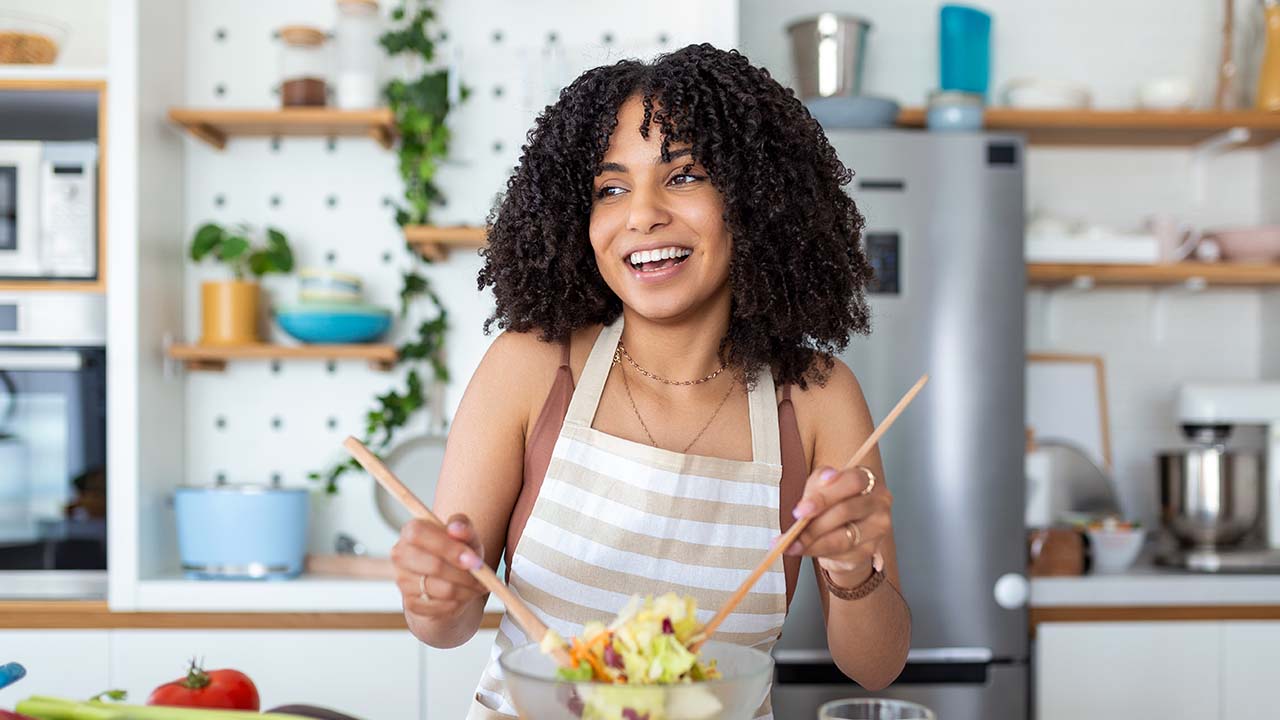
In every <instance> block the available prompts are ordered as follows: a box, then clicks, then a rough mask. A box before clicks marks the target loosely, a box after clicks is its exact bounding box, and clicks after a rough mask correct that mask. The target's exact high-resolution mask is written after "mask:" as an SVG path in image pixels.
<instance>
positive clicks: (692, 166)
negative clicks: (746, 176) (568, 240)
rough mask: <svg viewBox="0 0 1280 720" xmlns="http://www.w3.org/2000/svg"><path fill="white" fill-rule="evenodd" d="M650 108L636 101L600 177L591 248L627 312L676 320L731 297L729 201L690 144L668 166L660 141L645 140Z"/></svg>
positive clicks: (623, 113)
mask: <svg viewBox="0 0 1280 720" xmlns="http://www.w3.org/2000/svg"><path fill="white" fill-rule="evenodd" d="M643 119H644V108H643V106H642V105H641V101H640V98H639V97H632V98H631V99H629V100H627V101H626V102H625V103H623V105H622V107H621V108H620V109H619V110H618V125H617V128H616V129H615V130H614V133H613V137H612V138H611V139H610V141H609V149H608V151H606V152H605V155H604V160H603V163H602V165H601V167H602V169H603V172H601V173H600V175H598V176H596V178H595V183H594V190H593V198H594V199H593V201H592V206H591V225H590V234H591V246H592V248H593V249H594V250H595V255H596V264H597V265H598V266H599V268H600V274H601V275H602V276H603V277H604V281H605V282H606V283H608V285H609V287H610V288H611V289H612V290H613V291H614V293H616V294H617V295H618V297H619V298H621V299H622V302H623V304H624V305H626V306H627V307H628V308H630V309H631V310H633V311H635V312H637V313H639V314H640V315H642V316H644V317H646V318H649V319H653V320H674V319H680V318H682V317H687V316H688V315H689V314H691V313H693V312H695V311H697V310H700V309H702V308H704V307H705V306H706V304H707V302H708V300H711V299H715V298H716V297H718V296H720V295H725V296H727V294H728V291H729V285H728V279H729V252H730V246H731V243H730V237H729V231H728V229H727V228H725V225H724V218H723V215H724V200H723V198H722V197H721V196H720V192H719V191H718V190H716V189H715V187H713V186H712V184H711V181H710V180H709V179H708V178H707V171H706V169H705V168H704V167H702V165H701V164H699V163H696V162H694V161H693V158H692V157H691V156H690V154H689V147H688V145H687V144H684V145H677V144H674V143H673V144H672V146H671V161H670V162H666V163H664V162H662V133H661V132H660V131H659V128H658V126H657V125H653V126H651V130H650V132H649V138H648V139H647V140H646V139H645V138H643V137H641V136H640V132H639V128H640V124H641V122H642V121H643Z"/></svg>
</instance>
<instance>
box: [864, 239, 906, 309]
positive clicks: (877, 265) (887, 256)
mask: <svg viewBox="0 0 1280 720" xmlns="http://www.w3.org/2000/svg"><path fill="white" fill-rule="evenodd" d="M864 242H865V244H866V250H867V260H869V261H870V262H871V269H872V270H874V271H875V278H874V279H873V280H872V281H871V283H870V285H868V286H867V292H871V293H875V294H877V295H898V294H899V293H901V292H902V284H901V282H902V278H901V276H900V275H899V269H898V268H899V263H898V258H899V256H900V250H901V241H900V240H899V236H898V233H896V232H869V233H867V234H866V235H865V236H864Z"/></svg>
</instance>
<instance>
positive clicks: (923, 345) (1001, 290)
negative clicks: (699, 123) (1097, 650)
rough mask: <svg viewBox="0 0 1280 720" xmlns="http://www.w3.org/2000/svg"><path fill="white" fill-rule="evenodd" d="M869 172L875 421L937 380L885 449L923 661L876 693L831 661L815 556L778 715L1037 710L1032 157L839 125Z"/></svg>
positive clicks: (870, 395)
mask: <svg viewBox="0 0 1280 720" xmlns="http://www.w3.org/2000/svg"><path fill="white" fill-rule="evenodd" d="M828 137H829V138H830V140H831V142H832V144H833V145H834V146H835V148H836V151H837V152H838V153H839V155H840V158H841V160H843V162H844V164H845V165H847V166H848V167H850V168H851V169H853V171H854V172H855V174H856V175H855V177H854V180H853V182H852V183H851V185H850V187H849V192H850V193H851V194H852V195H853V197H854V198H855V200H857V202H858V206H859V208H860V209H861V211H862V213H863V215H864V216H865V217H866V219H867V223H866V228H865V231H864V239H865V245H866V248H867V252H868V253H869V255H870V257H871V259H872V263H873V265H874V266H875V268H876V283H875V285H876V286H875V288H874V289H873V292H872V293H871V294H870V296H869V302H870V306H871V309H872V313H873V327H872V332H871V335H870V336H867V337H862V336H858V337H855V338H854V339H853V340H852V342H851V343H850V347H849V349H848V351H847V352H846V354H845V355H844V358H843V359H844V360H845V362H847V363H848V364H849V366H850V367H851V368H852V369H853V371H854V373H855V374H856V375H857V377H858V380H859V382H860V383H861V385H862V389H863V392H864V393H865V394H866V397H867V402H868V404H869V405H870V408H871V413H872V416H873V417H874V418H875V420H876V421H877V422H879V421H880V419H881V418H883V417H884V416H885V414H887V413H888V411H889V410H890V408H892V407H893V405H894V403H895V402H897V400H898V398H899V397H900V396H901V395H902V393H904V392H906V390H907V389H908V388H909V387H910V386H911V385H912V383H913V382H915V380H916V378H918V377H919V376H920V374H921V373H924V372H928V373H930V375H931V380H930V383H929V385H928V386H927V387H926V388H925V390H924V391H923V392H922V393H921V394H920V396H919V397H918V398H917V399H916V400H915V402H914V403H913V404H912V406H911V407H910V408H909V409H908V410H907V411H906V412H905V413H904V414H903V415H902V417H901V418H900V419H899V420H898V421H897V422H896V423H895V424H894V426H893V428H892V429H891V430H890V431H889V432H888V433H887V434H886V436H885V437H884V439H883V440H882V441H881V443H880V453H881V456H882V457H883V459H884V468H885V475H886V480H887V482H888V485H889V487H890V489H891V490H892V491H893V494H894V499H895V503H894V510H893V514H894V530H895V537H896V541H897V548H898V566H899V569H900V571H901V574H902V585H903V587H902V590H903V592H904V593H905V595H906V598H907V601H908V602H909V604H910V606H911V614H912V635H911V646H912V651H911V655H910V657H909V659H908V662H907V667H906V669H905V670H904V671H903V673H902V675H901V676H900V677H899V679H898V680H897V681H896V682H895V683H894V684H893V685H891V686H890V687H889V688H887V689H885V690H881V691H877V692H874V693H869V692H867V691H865V690H863V689H862V688H860V687H858V686H857V685H856V684H854V683H852V682H851V681H848V680H847V679H845V678H844V676H843V675H842V674H841V673H840V671H839V670H838V669H836V667H835V666H834V665H833V664H832V663H831V656H830V654H829V653H828V652H827V639H826V630H825V628H824V624H823V620H822V610H821V606H820V604H819V598H818V596H817V591H816V589H815V587H814V582H813V577H812V570H811V568H809V567H808V564H807V563H806V567H805V569H804V570H803V571H802V573H801V576H800V583H799V588H798V589H797V592H796V596H795V599H794V601H793V604H792V608H791V614H790V617H789V619H788V620H787V624H786V626H785V627H784V629H783V633H782V639H781V641H780V642H779V644H778V645H777V648H776V650H775V652H774V655H775V657H776V659H777V677H776V682H775V685H774V708H775V713H776V716H777V717H778V718H783V719H785V720H792V719H793V718H796V719H799V718H813V717H816V713H817V708H818V706H819V705H820V704H821V703H822V702H824V701H827V700H832V699H836V698H842V697H859V696H867V695H873V696H877V697H897V698H904V699H908V700H913V701H916V702H919V703H922V704H924V705H927V706H929V707H930V708H932V709H933V710H934V711H935V712H936V713H938V717H939V718H941V719H942V720H979V719H982V720H988V719H990V718H1001V719H1002V720H1010V719H1016V718H1025V717H1027V716H1028V707H1029V703H1028V695H1029V688H1028V685H1029V673H1028V667H1027V661H1028V636H1027V617H1026V609H1025V598H1026V592H1027V585H1026V580H1025V570H1026V561H1025V554H1024V536H1025V532H1024V529H1023V502H1024V501H1023V496H1024V483H1025V481H1024V476H1023V453H1024V434H1023V367H1024V360H1023V357H1024V353H1025V344H1024V337H1023V334H1024V323H1023V315H1024V292H1025V286H1026V273H1025V266H1024V263H1023V250H1022V239H1023V233H1022V228H1023V222H1024V220H1023V182H1022V178H1023V170H1022V167H1023V166H1022V163H1023V157H1024V148H1023V144H1022V140H1021V138H1019V137H1017V136H1006V135H992V134H977V133H955V134H944V133H927V132H912V131H887V130H886V131H835V132H830V133H828Z"/></svg>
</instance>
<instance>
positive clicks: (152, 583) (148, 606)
mask: <svg viewBox="0 0 1280 720" xmlns="http://www.w3.org/2000/svg"><path fill="white" fill-rule="evenodd" d="M135 609H136V610H142V611H150V612H292V613H324V612H395V613H398V612H401V606H400V593H399V591H398V590H397V589H396V586H395V583H393V582H391V581H390V580H364V579H354V578H342V577H329V576H323V575H302V576H301V577H298V578H295V579H292V580H267V581H254V580H249V581H228V580H188V579H186V578H183V577H181V576H175V577H166V578H156V579H151V580H143V581H142V582H140V583H138V589H137V607H136V608H135ZM485 612H495V613H500V612H503V606H502V601H500V600H498V598H496V597H493V596H490V597H489V602H488V603H487V604H486V605H485Z"/></svg>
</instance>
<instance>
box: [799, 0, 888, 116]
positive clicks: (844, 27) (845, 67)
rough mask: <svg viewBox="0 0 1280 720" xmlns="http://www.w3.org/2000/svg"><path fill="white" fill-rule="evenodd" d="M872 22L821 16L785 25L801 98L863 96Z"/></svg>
mask: <svg viewBox="0 0 1280 720" xmlns="http://www.w3.org/2000/svg"><path fill="white" fill-rule="evenodd" d="M870 30H871V22H870V21H868V20H866V19H864V18H861V17H858V16H856V15H838V14H836V13H823V14H821V15H818V16H817V17H812V18H806V19H804V20H797V21H796V22H793V23H791V24H789V25H787V34H788V35H789V36H790V37H791V56H792V60H793V62H794V63H795V73H796V79H797V80H798V82H799V88H798V89H799V92H800V98H801V99H802V100H808V99H809V98H815V97H831V96H833V95H845V96H853V95H859V94H861V93H862V68H863V59H864V57H865V56H866V43H867V33H868V32H869V31H870Z"/></svg>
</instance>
